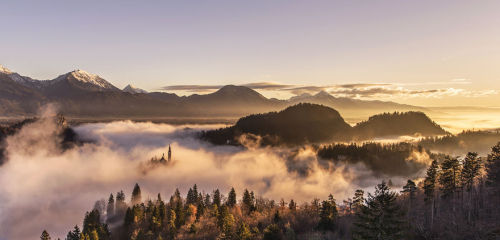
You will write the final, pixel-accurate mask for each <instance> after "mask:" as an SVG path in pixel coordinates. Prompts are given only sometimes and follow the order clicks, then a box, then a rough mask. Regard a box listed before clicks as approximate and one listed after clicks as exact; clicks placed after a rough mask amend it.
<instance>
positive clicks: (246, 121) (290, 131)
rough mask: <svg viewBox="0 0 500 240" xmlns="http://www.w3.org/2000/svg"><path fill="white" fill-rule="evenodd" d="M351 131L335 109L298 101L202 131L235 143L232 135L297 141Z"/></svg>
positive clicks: (212, 138)
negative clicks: (281, 107) (232, 124)
mask: <svg viewBox="0 0 500 240" xmlns="http://www.w3.org/2000/svg"><path fill="white" fill-rule="evenodd" d="M350 131H351V126H350V125H349V124H347V123H346V122H345V121H344V119H343V118H342V116H340V114H339V112H337V111H336V110H334V109H332V108H329V107H325V106H323V105H317V104H310V103H300V104H297V105H294V106H291V107H288V108H286V109H285V110H282V111H280V112H269V113H264V114H254V115H249V116H247V117H243V118H240V119H239V120H238V122H237V123H236V124H235V125H234V126H232V127H228V128H222V129H218V130H214V131H208V132H204V133H203V135H202V138H204V139H206V140H208V141H210V142H213V143H215V144H227V143H230V144H236V141H235V139H236V138H238V137H239V136H241V135H242V134H254V135H259V136H261V137H263V141H264V142H265V143H267V144H278V143H289V144H298V143H305V142H321V141H328V140H332V139H343V138H345V137H346V136H349V135H350Z"/></svg>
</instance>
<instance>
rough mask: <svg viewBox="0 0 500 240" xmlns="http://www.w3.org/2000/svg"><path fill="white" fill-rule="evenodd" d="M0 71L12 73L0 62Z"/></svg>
mask: <svg viewBox="0 0 500 240" xmlns="http://www.w3.org/2000/svg"><path fill="white" fill-rule="evenodd" d="M0 72H2V73H5V74H11V73H12V71H10V70H9V69H8V68H6V67H4V66H3V65H2V64H0Z"/></svg>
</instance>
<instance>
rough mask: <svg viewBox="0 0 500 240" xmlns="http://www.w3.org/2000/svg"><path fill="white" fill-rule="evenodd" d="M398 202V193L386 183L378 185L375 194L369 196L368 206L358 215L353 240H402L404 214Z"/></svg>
mask: <svg viewBox="0 0 500 240" xmlns="http://www.w3.org/2000/svg"><path fill="white" fill-rule="evenodd" d="M396 200H397V195H396V193H395V192H392V191H391V190H390V188H389V186H387V184H386V183H385V181H383V182H382V183H380V184H378V185H377V186H376V187H375V194H374V195H371V194H368V199H367V201H366V206H363V207H362V209H361V212H359V213H357V214H356V222H355V223H354V231H353V239H384V240H392V239H394V240H396V239H402V238H403V221H402V220H401V219H402V216H403V214H402V212H401V210H400V209H399V206H398V204H397V203H396Z"/></svg>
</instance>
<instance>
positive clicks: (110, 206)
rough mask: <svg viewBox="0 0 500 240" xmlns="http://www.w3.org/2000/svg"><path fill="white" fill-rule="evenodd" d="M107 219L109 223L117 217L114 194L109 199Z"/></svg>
mask: <svg viewBox="0 0 500 240" xmlns="http://www.w3.org/2000/svg"><path fill="white" fill-rule="evenodd" d="M106 214H107V219H108V221H109V220H110V219H112V218H113V216H114V215H115V198H114V197H113V194H109V198H108V207H107V209H106Z"/></svg>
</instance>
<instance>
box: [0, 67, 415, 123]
mask: <svg viewBox="0 0 500 240" xmlns="http://www.w3.org/2000/svg"><path fill="white" fill-rule="evenodd" d="M301 102H308V103H316V104H322V105H325V106H329V107H332V108H335V109H337V110H338V111H340V112H342V113H345V112H349V111H352V112H360V111H369V112H372V113H373V112H383V111H408V110H420V111H421V110H424V109H423V108H421V107H416V106H411V105H404V104H398V103H395V102H383V101H363V100H358V99H349V98H338V97H334V96H332V95H330V94H328V93H326V92H319V93H317V94H315V95H311V94H303V95H300V96H295V97H292V98H290V99H287V100H278V99H273V98H266V97H264V96H263V95H262V94H260V93H258V92H257V91H255V90H253V89H251V88H248V87H245V86H234V85H227V86H224V87H222V88H220V89H219V90H217V91H215V92H213V93H210V94H203V95H199V94H193V95H190V96H178V95H176V94H173V93H166V92H147V91H145V90H142V89H139V88H136V87H133V86H132V85H128V86H126V87H125V88H124V89H123V90H122V89H119V88H117V87H115V86H114V85H113V84H111V83H110V82H108V81H106V80H105V79H103V78H101V77H100V76H98V75H96V74H92V73H88V72H86V71H83V70H74V71H71V72H68V73H65V74H62V75H60V76H58V77H56V78H54V79H52V80H36V79H32V78H30V77H27V76H23V75H20V74H18V73H16V72H13V71H10V70H9V69H7V68H5V67H3V66H1V65H0V116H27V115H28V116H29V115H35V114H36V113H37V111H38V110H39V108H40V107H41V106H43V105H45V104H48V103H53V104H56V105H57V107H58V109H59V111H60V112H61V113H63V114H64V115H66V116H67V117H69V118H71V117H84V118H100V117H113V118H134V117H140V118H147V117H233V118H234V117H242V116H246V115H249V114H254V113H259V112H268V111H277V110H279V109H283V108H284V107H287V106H291V105H295V104H297V103H301Z"/></svg>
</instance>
